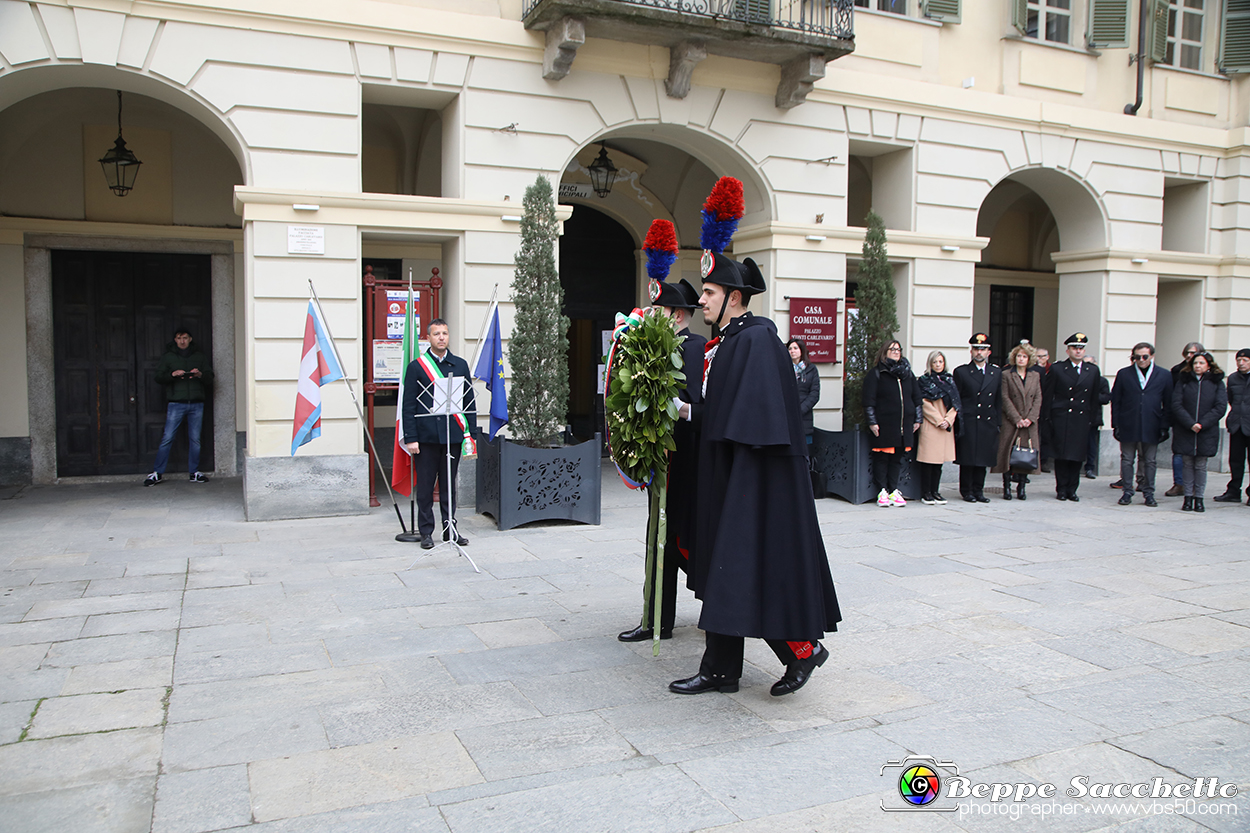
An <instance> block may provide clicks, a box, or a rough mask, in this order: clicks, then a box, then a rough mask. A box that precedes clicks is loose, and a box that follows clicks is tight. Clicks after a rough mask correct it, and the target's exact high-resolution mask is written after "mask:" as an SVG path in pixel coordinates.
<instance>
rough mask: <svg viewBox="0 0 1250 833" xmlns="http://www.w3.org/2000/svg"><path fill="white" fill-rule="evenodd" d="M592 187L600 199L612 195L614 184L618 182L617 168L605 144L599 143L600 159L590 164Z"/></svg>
mask: <svg viewBox="0 0 1250 833" xmlns="http://www.w3.org/2000/svg"><path fill="white" fill-rule="evenodd" d="M587 170H588V171H590V187H591V188H593V189H594V192H595V193H596V194H598V195H599V196H600V197H606V196H607V195H608V194H611V193H612V183H613V182H615V181H616V166H615V165H613V164H612V160H611V159H609V158H608V149H607V148H606V147H604V145H603V142H600V143H599V157H598V158H597V159H595V161H594V162H591V163H590V167H589V168H587Z"/></svg>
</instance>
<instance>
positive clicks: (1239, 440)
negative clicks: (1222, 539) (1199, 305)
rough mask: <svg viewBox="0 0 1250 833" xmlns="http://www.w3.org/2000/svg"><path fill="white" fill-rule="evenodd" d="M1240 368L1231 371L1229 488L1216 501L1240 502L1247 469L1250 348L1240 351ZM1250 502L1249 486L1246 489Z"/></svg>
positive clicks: (1249, 502) (1249, 443) (1225, 424)
mask: <svg viewBox="0 0 1250 833" xmlns="http://www.w3.org/2000/svg"><path fill="white" fill-rule="evenodd" d="M1236 361H1237V370H1235V371H1234V372H1232V373H1230V374H1228V419H1226V420H1224V427H1225V428H1227V429H1228V472H1229V478H1228V487H1227V488H1226V489H1225V490H1224V494H1222V495H1219V496H1218V497H1216V498H1215V500H1216V502H1217V503H1240V502H1241V477H1242V473H1243V472H1244V471H1245V468H1246V447H1247V446H1248V445H1250V348H1245V347H1243V348H1242V349H1240V350H1238V351H1237V359H1236ZM1246 504H1247V505H1250V488H1248V489H1246Z"/></svg>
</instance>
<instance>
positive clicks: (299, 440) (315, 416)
mask: <svg viewBox="0 0 1250 833" xmlns="http://www.w3.org/2000/svg"><path fill="white" fill-rule="evenodd" d="M302 355H303V358H302V359H301V360H300V363H299V384H298V385H297V386H296V393H295V425H294V428H293V430H292V433H291V454H292V455H294V454H295V450H296V449H297V448H299V447H300V446H301V445H303V444H304V443H307V442H311V441H312V440H314V439H316V438H317V437H320V436H321V387H322V385H328V384H330V383H331V382H337V381H338V380H339V379H342V378H343V368H342V366H341V365H340V364H339V359H338V355H337V354H336V353H335V352H334V345H333V343H331V341H330V330H329V328H328V327H326V322H325V320H324V319H322V317H321V311H320V310H319V309H318V308H317V305H316V304H315V303H313V302H312V300H311V299H310V300H309V301H308V320H307V321H306V322H305V323H304V351H303V354H302Z"/></svg>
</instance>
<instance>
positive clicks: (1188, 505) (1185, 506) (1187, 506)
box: [1181, 497, 1194, 512]
mask: <svg viewBox="0 0 1250 833" xmlns="http://www.w3.org/2000/svg"><path fill="white" fill-rule="evenodd" d="M1181 511H1182V512H1192V511H1194V499H1193V498H1191V497H1187V498H1185V502H1184V503H1182V504H1181Z"/></svg>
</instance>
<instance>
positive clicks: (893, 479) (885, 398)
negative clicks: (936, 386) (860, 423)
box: [864, 341, 924, 506]
mask: <svg viewBox="0 0 1250 833" xmlns="http://www.w3.org/2000/svg"><path fill="white" fill-rule="evenodd" d="M864 413H865V415H866V416H867V417H868V430H869V431H871V432H872V439H871V440H870V441H869V442H870V444H871V447H872V481H873V485H874V486H876V487H877V488H878V489H879V490H880V491H878V492H877V505H878V506H906V505H907V501H905V500H903V496H902V495H901V494H900V493H899V491H898V473H899V469H900V467H901V466H902V460H903V455H904V454H905V453H907V452H908V451H911V449H912V446H914V445H915V444H916V441H915V436H916V431H918V430H919V429H920V423H921V422H922V421H923V419H924V416H923V414H922V412H921V399H920V387H919V386H918V385H917V384H916V377H915V376H914V375H912V372H911V365H909V364H908V363H907V359H905V358H903V348H902V345H900V344H899V343H898V342H897V341H890V342H887V343H886V344H884V345H882V347H881V349H880V350H879V351H878V352H877V364H876V366H875V367H873V369H872V370H870V371H868V373H867V374H866V375H865V376H864Z"/></svg>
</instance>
